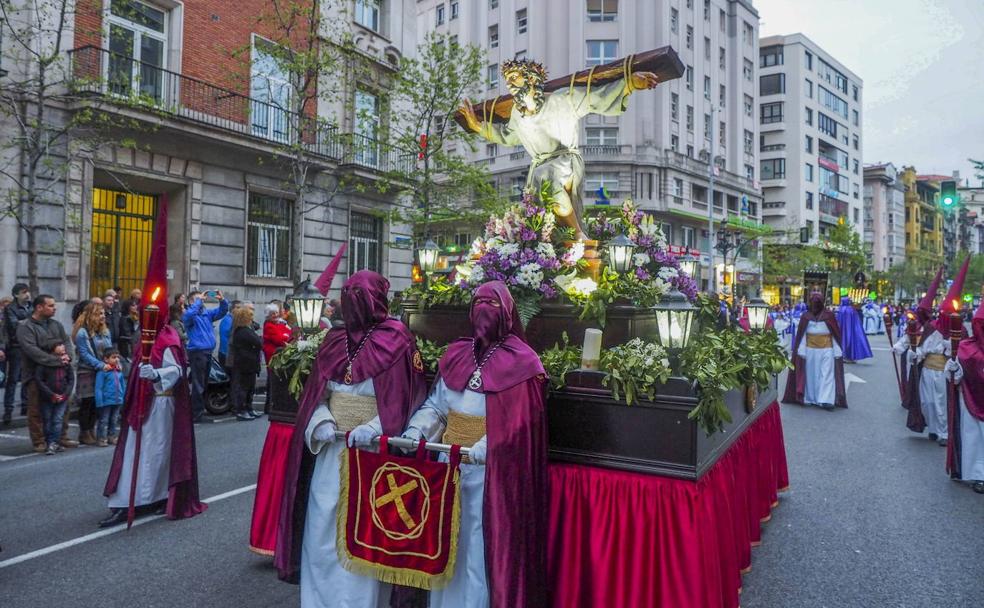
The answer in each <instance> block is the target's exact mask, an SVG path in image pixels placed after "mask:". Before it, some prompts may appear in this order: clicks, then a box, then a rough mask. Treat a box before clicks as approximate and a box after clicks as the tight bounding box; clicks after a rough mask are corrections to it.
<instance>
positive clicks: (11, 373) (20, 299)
mask: <svg viewBox="0 0 984 608" xmlns="http://www.w3.org/2000/svg"><path fill="white" fill-rule="evenodd" d="M11 294H13V296H14V300H13V302H11V303H10V304H8V305H7V306H6V307H5V308H4V309H3V330H2V332H3V334H4V342H5V344H4V349H3V354H4V360H5V363H6V375H7V384H6V386H4V389H3V423H4V424H10V421H11V418H12V417H13V414H14V397H15V395H16V394H17V384H18V382H20V379H21V367H22V362H23V358H24V354H23V352H22V351H21V348H20V344H18V342H17V325H18V324H20V322H21V321H23V320H24V319H26V318H28V317H30V316H31V291H30V289H29V288H28V286H27V285H26V284H24V283H18V284H16V285H14V288H13V289H12V290H11ZM20 402H21V404H20V413H21V416H23V415H25V414H27V398H26V397H25V395H24V389H23V387H22V388H21V396H20Z"/></svg>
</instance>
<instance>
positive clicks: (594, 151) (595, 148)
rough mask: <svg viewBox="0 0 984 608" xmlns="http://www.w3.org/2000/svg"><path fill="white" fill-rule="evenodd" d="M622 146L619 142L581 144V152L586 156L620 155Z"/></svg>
mask: <svg viewBox="0 0 984 608" xmlns="http://www.w3.org/2000/svg"><path fill="white" fill-rule="evenodd" d="M621 151H622V147H621V146H619V145H617V144H598V145H587V146H581V153H582V154H583V155H584V156H618V155H619V154H620V153H621Z"/></svg>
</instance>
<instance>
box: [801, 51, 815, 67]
mask: <svg viewBox="0 0 984 608" xmlns="http://www.w3.org/2000/svg"><path fill="white" fill-rule="evenodd" d="M803 58H804V60H805V61H806V69H807V70H810V71H813V53H811V52H810V51H803Z"/></svg>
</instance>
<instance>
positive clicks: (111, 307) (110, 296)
mask: <svg viewBox="0 0 984 608" xmlns="http://www.w3.org/2000/svg"><path fill="white" fill-rule="evenodd" d="M103 309H105V311H106V327H108V328H109V335H110V337H111V338H112V340H113V347H114V348H119V341H120V303H119V301H117V299H116V292H115V291H113V290H112V289H110V290H109V291H107V292H106V293H104V294H103Z"/></svg>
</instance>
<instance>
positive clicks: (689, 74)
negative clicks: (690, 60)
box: [686, 65, 694, 91]
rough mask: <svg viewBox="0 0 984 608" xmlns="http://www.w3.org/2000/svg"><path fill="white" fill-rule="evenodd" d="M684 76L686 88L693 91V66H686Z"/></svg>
mask: <svg viewBox="0 0 984 608" xmlns="http://www.w3.org/2000/svg"><path fill="white" fill-rule="evenodd" d="M686 78H687V90H688V91H693V90H694V68H693V66H690V65H688V66H687V75H686Z"/></svg>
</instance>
